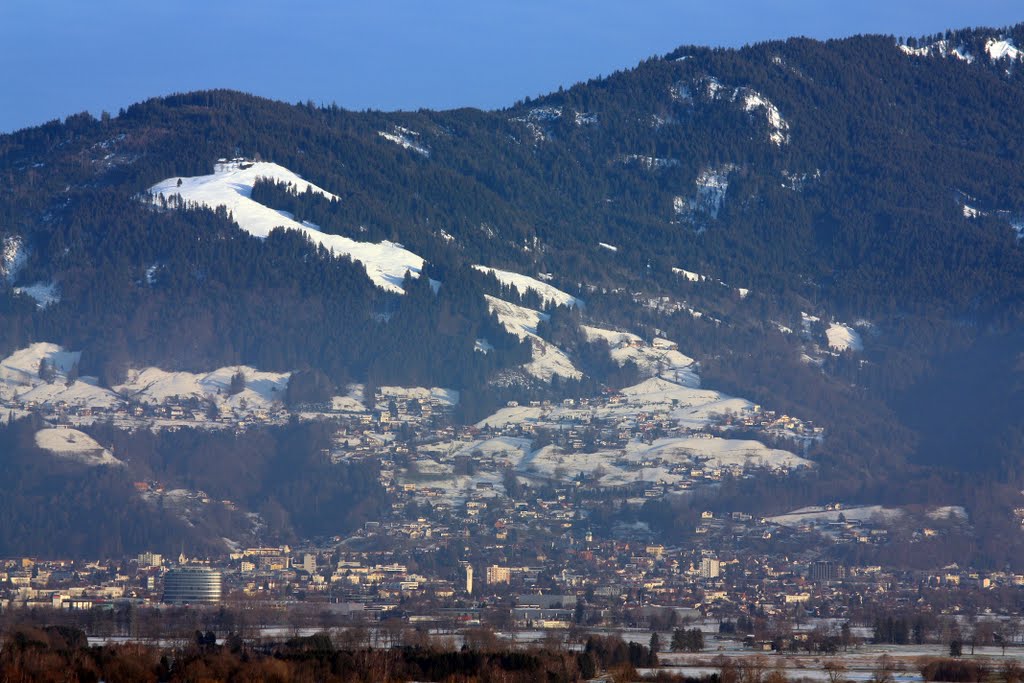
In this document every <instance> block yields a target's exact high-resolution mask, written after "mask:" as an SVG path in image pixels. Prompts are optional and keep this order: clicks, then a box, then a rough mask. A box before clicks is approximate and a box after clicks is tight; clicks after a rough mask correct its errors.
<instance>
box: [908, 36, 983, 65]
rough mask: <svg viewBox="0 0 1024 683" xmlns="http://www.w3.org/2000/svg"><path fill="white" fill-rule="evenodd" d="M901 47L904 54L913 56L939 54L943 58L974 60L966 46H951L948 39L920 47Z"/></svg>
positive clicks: (969, 61)
mask: <svg viewBox="0 0 1024 683" xmlns="http://www.w3.org/2000/svg"><path fill="white" fill-rule="evenodd" d="M899 49H900V51H901V52H903V54H905V55H909V56H911V57H931V56H932V55H938V56H939V57H942V58H943V59H945V58H948V57H953V58H955V59H959V60H960V61H963V62H967V63H968V64H970V63H971V62H973V61H974V55H972V54H971V53H970V52H968V51H967V48H966V47H964V46H963V45H958V46H956V47H952V48H951V47H950V43H949V41H948V40H939V41H936V42H934V43H932V44H931V45H921V46H918V47H911V46H909V45H900V46H899Z"/></svg>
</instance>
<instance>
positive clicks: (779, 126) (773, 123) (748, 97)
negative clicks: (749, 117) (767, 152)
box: [743, 90, 789, 147]
mask: <svg viewBox="0 0 1024 683" xmlns="http://www.w3.org/2000/svg"><path fill="white" fill-rule="evenodd" d="M755 109H764V113H765V118H766V119H767V120H768V128H769V130H770V131H771V132H769V133H768V139H769V140H771V141H772V142H773V143H775V144H776V145H779V146H780V147H781V146H782V145H783V144H785V143H787V142H789V123H788V122H787V121H786V120H785V119H784V118H782V114H780V113H779V108H778V107H776V106H775V105H774V104H772V102H771V101H770V100H768V98H766V97H765V96H764V95H762V94H761V93H759V92H757V91H754V90H747V91H746V93H745V94H744V96H743V111H747V112H751V111H754V110H755Z"/></svg>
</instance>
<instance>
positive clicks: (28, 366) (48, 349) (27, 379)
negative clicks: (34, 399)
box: [0, 342, 82, 399]
mask: <svg viewBox="0 0 1024 683" xmlns="http://www.w3.org/2000/svg"><path fill="white" fill-rule="evenodd" d="M81 357H82V353H81V351H65V350H64V349H63V347H61V346H58V345H57V344H51V343H49V342H37V343H35V344H32V345H30V346H28V347H26V348H24V349H19V350H18V351H15V352H14V353H12V354H11V355H10V356H8V357H7V358H4V359H3V360H2V361H0V398H3V399H12V398H14V397H15V396H16V395H18V394H19V393H23V392H24V391H25V390H27V389H31V388H34V387H36V386H39V385H41V384H45V383H46V381H45V380H44V379H43V378H41V377H40V376H39V369H40V366H41V365H42V363H43V361H44V360H45V361H46V364H47V365H48V366H49V368H51V369H52V371H53V373H54V379H55V380H62V379H66V378H67V375H68V372H70V371H71V369H72V368H73V367H74V366H75V365H77V364H78V361H79V360H80V359H81Z"/></svg>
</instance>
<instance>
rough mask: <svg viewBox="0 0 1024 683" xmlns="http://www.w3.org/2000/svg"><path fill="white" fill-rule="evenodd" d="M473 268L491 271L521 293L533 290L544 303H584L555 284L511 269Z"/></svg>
mask: <svg viewBox="0 0 1024 683" xmlns="http://www.w3.org/2000/svg"><path fill="white" fill-rule="evenodd" d="M473 269H474V270H478V271H480V272H482V273H490V274H491V275H494V277H496V278H497V279H498V282H500V283H501V284H503V285H506V286H509V287H515V288H516V289H517V290H518V291H519V293H520V295H522V294H525V293H526V292H527V290H532V291H534V292H536V293H537V294H538V295H539V296H540V298H541V300H543V301H544V303H548V302H551V303H553V304H554V305H555V306H568V307H570V308H572V307H573V306H581V305H583V300H582V299H579V298H577V297H574V296H573V295H571V294H568V293H566V292H563V291H562V290H560V289H558V288H557V287H555V286H553V285H549V284H548V283H547V282H541V281H540V280H538V279H536V278H533V277H530V276H529V275H520V274H519V273H513V272H512V271H509V270H498V269H497V268H490V267H488V266H473Z"/></svg>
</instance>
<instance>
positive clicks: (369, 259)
mask: <svg viewBox="0 0 1024 683" xmlns="http://www.w3.org/2000/svg"><path fill="white" fill-rule="evenodd" d="M258 178H270V179H273V180H276V181H279V182H286V183H291V184H293V185H294V186H295V188H296V190H298V191H299V192H305V191H306V190H307V189H308V190H309V191H311V192H313V193H315V194H319V195H322V196H324V197H326V198H327V199H335V200H336V199H338V197H337V196H335V195H333V194H331V193H330V192H328V191H326V190H324V189H322V188H320V187H317V186H316V185H314V184H312V183H310V182H308V181H306V180H303V179H302V178H301V177H300V176H298V175H296V174H295V173H293V172H292V171H290V170H288V169H287V168H285V167H283V166H279V165H277V164H274V163H270V162H243V161H239V160H235V161H230V162H228V161H222V162H220V163H218V164H217V165H216V166H215V167H214V172H213V173H212V174H211V175H204V176H196V177H193V178H184V177H182V178H179V177H173V178H167V179H166V180H162V181H160V182H159V183H157V184H156V185H153V186H152V187H151V188H149V193H150V195H151V197H152V200H153V202H154V203H159V198H160V197H161V196H163V197H165V198H167V199H170V198H171V197H175V196H177V197H180V198H181V199H182V200H183V201H184V202H186V203H195V204H199V205H202V206H207V207H210V208H216V207H218V206H223V207H225V208H227V210H228V211H230V212H231V215H232V216H233V217H234V219H235V221H236V222H237V223H238V225H239V227H240V228H242V229H243V230H245V231H246V232H248V233H250V234H252V235H255V236H257V237H266V236H267V235H269V234H270V232H271V231H272V230H273V229H274V228H276V227H284V228H287V229H290V230H297V231H299V232H301V233H303V234H304V235H306V236H307V237H308V238H309V239H311V240H312V241H313V243H314V244H322V245H323V246H324V247H326V248H327V249H330V250H331V251H333V252H334V253H335V254H337V255H341V254H347V255H348V256H350V257H351V258H352V259H353V260H357V261H360V262H361V263H362V264H363V267H364V268H366V274H367V275H368V276H369V278H370V280H371V281H373V283H374V284H375V285H377V286H378V287H380V288H381V289H385V290H387V291H391V292H397V293H399V294H401V293H403V292H402V287H401V285H402V279H403V278H404V277H405V273H406V271H410V272H412V274H413V275H415V276H419V274H420V271H421V270H422V268H423V259H422V258H421V257H419V256H417V255H416V254H414V253H412V252H411V251H407V250H406V249H405V248H404V247H402V246H401V245H399V244H397V243H395V242H389V241H387V240H385V241H383V242H378V243H372V242H357V241H356V240H353V239H349V238H348V237H342V236H341V235H329V234H327V233H324V232H321V231H320V230H319V229H318V228H317V226H315V225H312V224H310V223H300V222H298V221H296V220H295V219H294V218H293V217H292V215H291V214H289V213H288V212H287V211H278V210H275V209H273V208H271V207H269V206H264V205H263V204H260V203H259V202H256V201H253V199H252V188H253V185H254V184H255V182H256V180H257V179H258ZM179 182H180V183H181V184H180V185H179V184H178V183H179Z"/></svg>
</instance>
